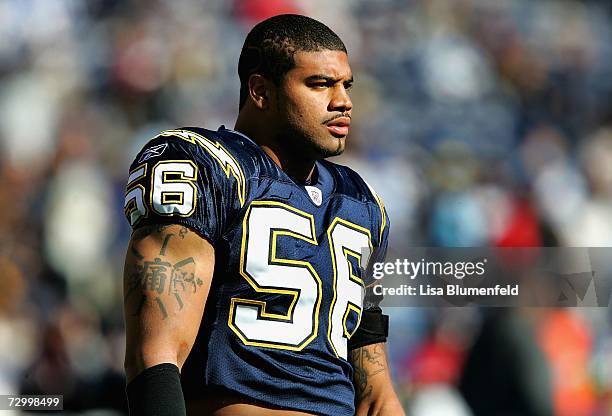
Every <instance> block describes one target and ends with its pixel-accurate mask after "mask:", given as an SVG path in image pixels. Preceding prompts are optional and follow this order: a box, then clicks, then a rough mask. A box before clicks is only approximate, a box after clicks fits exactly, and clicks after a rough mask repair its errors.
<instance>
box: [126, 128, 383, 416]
mask: <svg viewBox="0 0 612 416" xmlns="http://www.w3.org/2000/svg"><path fill="white" fill-rule="evenodd" d="M313 178H314V179H313V183H311V184H310V185H304V184H300V183H298V182H296V181H295V180H293V179H292V178H291V177H289V176H288V175H287V174H286V173H285V172H283V171H282V170H281V169H280V168H279V167H278V166H277V165H276V164H275V163H274V162H273V160H272V159H271V158H270V157H269V156H268V155H267V154H266V153H265V152H264V151H263V150H262V149H261V148H260V147H259V146H258V145H257V144H256V143H254V142H253V141H252V140H251V139H249V138H248V137H246V136H244V135H242V134H240V133H237V132H235V131H232V130H227V129H225V128H220V129H219V130H218V131H211V130H205V129H199V128H183V129H177V130H168V131H165V132H162V133H161V134H159V135H158V136H157V137H155V138H153V139H152V140H151V141H150V142H149V143H148V144H147V145H146V146H145V147H144V148H143V149H142V150H141V151H140V153H139V154H138V155H137V156H136V159H135V161H134V163H133V164H132V166H131V168H130V175H129V180H128V186H127V191H126V198H125V212H126V216H127V218H128V220H129V221H130V224H131V225H132V227H133V228H138V227H141V226H145V225H151V224H159V223H172V224H182V225H185V226H187V227H189V228H190V229H192V230H194V231H195V232H197V233H198V234H199V235H200V236H202V237H203V238H205V239H207V240H208V241H209V242H210V243H211V244H212V245H213V246H214V248H215V270H214V276H213V281H212V285H211V289H210V293H209V296H208V300H207V304H206V309H205V312H204V318H203V321H202V324H201V325H200V331H199V333H198V337H197V340H196V344H195V346H194V348H193V350H192V352H191V354H190V356H189V358H188V360H187V362H186V364H185V366H184V367H183V373H182V376H183V379H184V380H183V384H184V386H183V387H184V391H185V396H186V398H187V399H188V400H189V398H190V397H191V396H196V397H197V396H198V395H199V396H203V395H205V394H211V392H214V393H213V394H217V392H219V391H221V392H226V393H231V394H237V395H239V396H242V397H245V398H247V399H248V400H250V401H253V402H256V403H261V404H263V405H268V406H272V407H277V408H283V409H295V410H300V411H304V412H311V413H315V414H334V415H349V414H351V415H352V414H354V412H355V409H354V389H353V385H352V382H351V380H352V367H351V365H350V364H349V362H348V361H347V340H348V339H349V338H350V337H351V336H352V335H353V334H354V333H355V331H356V330H357V328H358V325H359V321H360V317H361V312H362V310H363V309H364V308H369V307H376V306H377V305H376V301H375V300H371V299H368V298H367V297H365V296H364V294H365V292H366V291H365V290H364V287H365V286H366V285H368V282H367V281H364V280H367V279H366V277H365V267H366V265H367V263H368V261H374V260H375V261H381V260H382V259H383V258H384V255H385V252H386V245H387V235H388V230H389V220H388V217H387V215H386V212H385V209H384V206H383V204H382V202H381V200H380V198H379V197H378V196H377V195H376V194H375V193H374V191H373V190H372V189H371V188H370V187H369V186H368V185H367V184H366V182H365V181H364V180H363V179H362V178H361V177H360V176H359V175H358V174H357V173H355V172H354V171H352V170H351V169H349V168H347V167H344V166H340V165H337V164H334V163H331V162H328V161H324V160H322V161H318V162H316V169H315V172H314V176H313Z"/></svg>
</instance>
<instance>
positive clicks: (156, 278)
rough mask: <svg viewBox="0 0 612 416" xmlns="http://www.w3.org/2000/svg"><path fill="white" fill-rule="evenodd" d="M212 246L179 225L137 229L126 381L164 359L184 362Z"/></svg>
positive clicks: (127, 292)
mask: <svg viewBox="0 0 612 416" xmlns="http://www.w3.org/2000/svg"><path fill="white" fill-rule="evenodd" d="M213 268H214V249H213V247H212V246H211V245H210V243H208V241H206V240H204V239H203V238H201V237H200V236H198V235H197V234H196V233H194V232H193V231H191V230H190V229H188V228H186V227H183V226H180V225H157V226H148V227H143V228H140V229H137V230H136V231H135V232H134V234H133V235H132V239H131V241H130V245H129V247H128V251H127V255H126V260H125V271H124V303H125V321H126V331H127V343H126V344H127V345H126V358H125V368H126V373H127V378H128V382H129V381H131V380H132V379H134V377H136V376H137V375H138V374H139V373H140V372H142V371H143V370H145V369H147V368H150V367H153V366H155V365H157V364H161V363H170V364H174V365H176V366H177V367H178V368H181V367H182V366H183V364H184V362H185V360H186V358H187V356H188V355H189V352H190V351H191V348H192V347H193V343H194V341H195V337H196V335H197V332H198V328H199V326H200V321H201V319H202V314H203V312H204V305H205V303H206V298H207V296H208V291H209V289H210V284H211V280H212V275H213Z"/></svg>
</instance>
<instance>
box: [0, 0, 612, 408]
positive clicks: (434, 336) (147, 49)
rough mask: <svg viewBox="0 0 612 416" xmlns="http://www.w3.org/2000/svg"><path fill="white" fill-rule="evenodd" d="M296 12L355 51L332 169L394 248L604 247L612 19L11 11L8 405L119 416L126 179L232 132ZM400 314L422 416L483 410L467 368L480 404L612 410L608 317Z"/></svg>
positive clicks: (368, 5) (59, 1)
mask: <svg viewBox="0 0 612 416" xmlns="http://www.w3.org/2000/svg"><path fill="white" fill-rule="evenodd" d="M281 12H302V13H305V14H308V15H310V16H312V17H315V18H318V19H320V20H321V21H323V22H325V23H326V24H328V25H329V26H331V27H332V28H333V29H334V30H336V31H337V32H338V33H339V34H340V36H341V37H342V39H343V40H344V41H345V42H346V44H347V47H348V49H349V56H350V60H351V65H352V68H353V71H354V75H355V79H356V85H355V87H354V91H353V93H352V98H353V101H354V104H355V110H354V123H353V127H352V129H351V135H350V144H349V147H348V149H349V150H348V152H347V154H346V155H344V156H343V157H341V158H340V159H339V160H338V161H339V162H340V163H346V164H348V165H350V166H351V167H354V168H355V169H356V170H358V171H359V172H360V173H362V175H363V176H364V177H365V178H366V179H368V181H369V182H370V183H372V184H373V186H374V187H375V188H376V189H377V190H378V191H379V193H380V194H381V195H382V197H383V199H384V200H385V202H386V205H387V207H388V211H389V214H390V217H391V219H392V225H393V227H392V235H391V247H394V248H395V249H396V250H401V249H404V248H405V247H409V246H411V245H443V246H482V245H494V246H537V245H564V246H612V125H611V123H612V100H611V97H612V15H611V7H610V6H609V2H607V1H604V0H602V1H569V0H568V1H538V2H532V1H528V0H514V1H510V0H508V1H502V0H495V1H491V0H461V1H460V0H455V1H448V0H404V1H395V0H385V1H366V0H354V1H349V0H336V1H334V2H327V1H324V0H314V1H306V0H303V1H291V0H268V1H256V0H236V1H233V2H232V1H204V0H202V1H186V0H130V1H119V0H91V1H78V0H3V1H1V2H0V206H1V207H2V208H1V210H2V211H1V212H2V214H1V216H0V393H18V392H22V393H63V394H64V396H65V405H66V406H67V408H69V409H71V410H72V411H74V412H76V413H80V412H83V413H85V412H88V414H100V415H101V414H115V413H116V412H119V414H120V412H121V409H122V408H123V406H124V402H123V400H124V396H123V376H122V361H123V345H124V334H123V326H122V307H121V271H122V262H123V255H124V249H125V246H126V241H127V240H128V238H129V228H128V226H127V223H126V222H125V220H124V219H123V218H122V202H123V201H122V198H123V190H124V184H125V179H126V174H127V167H128V165H129V162H130V160H131V158H132V157H133V155H134V154H135V152H136V151H137V149H138V148H139V147H140V146H141V145H142V144H143V143H144V142H145V141H146V139H147V138H149V137H151V136H152V135H154V134H155V133H156V132H158V131H160V130H162V129H165V128H168V127H175V126H183V125H202V126H207V127H209V128H216V127H217V126H218V125H220V124H225V125H227V126H230V127H231V126H233V122H234V120H235V114H236V112H237V106H238V88H239V82H238V77H237V71H236V68H237V60H238V54H239V51H240V48H241V45H242V41H243V39H244V36H245V35H246V33H247V32H248V30H249V29H250V27H252V25H253V24H254V23H255V22H256V21H259V20H261V19H263V18H265V17H268V16H270V15H272V14H277V13H281ZM389 312H390V313H391V315H392V329H391V340H390V342H389V351H390V357H391V365H392V369H393V374H394V378H395V381H396V382H397V386H398V391H399V393H400V396H401V398H402V400H403V402H404V403H405V404H406V408H407V409H411V411H412V412H413V413H412V414H414V415H438V414H439V415H446V416H449V415H450V416H452V415H469V414H470V412H469V410H468V408H467V405H466V404H465V403H464V401H463V399H462V396H461V394H460V393H459V391H460V389H459V387H458V386H460V385H465V383H462V382H461V381H460V380H464V381H465V379H466V375H465V373H466V371H467V370H466V368H468V367H469V368H470V371H471V373H470V377H469V378H470V380H471V384H470V385H469V386H468V387H466V388H465V390H463V391H464V392H466V394H468V395H469V394H470V391H472V392H473V391H474V386H481V387H482V390H480V391H482V392H483V393H482V394H481V395H480V396H481V398H480V399H479V398H478V395H476V398H475V399H474V397H473V395H472V399H473V400H476V402H475V403H474V402H472V405H473V406H478V405H479V404H478V401H479V400H480V401H486V400H485V399H486V397H485V396H487V395H493V396H495V394H498V393H500V392H499V391H497V392H496V391H495V389H497V388H499V389H505V388H508V389H510V388H511V387H512V386H513V385H514V387H512V388H515V387H516V385H519V386H520V388H522V390H524V391H523V393H524V394H523V396H524V397H525V402H526V403H525V405H526V406H531V408H532V409H546V408H547V406H548V404H547V403H548V402H551V403H552V406H554V408H555V411H554V414H555V415H563V416H565V415H567V416H580V415H604V414H610V412H612V334H611V325H610V322H611V315H610V311H609V309H608V308H592V309H586V308H574V309H564V310H551V309H536V310H512V311H501V312H500V311H483V310H476V309H468V308H464V309H427V308H418V309H416V308H415V309H408V308H394V309H392V310H390V311H389ZM517 351H518V352H517ZM506 352H507V353H506ZM496 353H499V354H498V355H497V356H496ZM468 363H469V366H468ZM530 370H531V372H530ZM534 376H535V378H534ZM498 386H499V387H498ZM546 386H548V387H546ZM487 387H488V389H487ZM470 389H471V390H470ZM476 391H478V390H477V389H476ZM549 392H550V393H549ZM523 396H521V397H523ZM100 408H106V409H107V410H104V411H100V410H97V411H93V410H90V409H100ZM476 408H477V407H476ZM526 408H527V407H526ZM113 409H114V410H113ZM476 414H486V413H483V412H482V411H481V412H480V413H476ZM522 414H547V413H546V411H545V410H542V411H540V412H539V413H538V412H537V411H534V413H527V412H524V413H522Z"/></svg>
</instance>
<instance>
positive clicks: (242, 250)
mask: <svg viewBox="0 0 612 416" xmlns="http://www.w3.org/2000/svg"><path fill="white" fill-rule="evenodd" d="M253 206H262V207H265V206H273V207H280V208H283V209H286V210H289V211H291V212H294V213H295V214H297V215H299V216H301V217H303V218H306V219H308V220H309V221H310V229H311V235H312V238H308V237H306V236H304V235H301V234H297V233H295V232H292V231H289V230H278V229H277V230H273V231H272V236H271V238H272V243H271V250H270V252H271V256H270V261H269V263H270V264H281V265H289V266H296V267H305V268H307V269H308V271H309V272H310V274H311V275H312V276H313V277H314V278H315V280H316V283H317V300H316V304H315V308H314V313H313V318H314V319H313V320H314V325H313V327H312V331H311V333H310V335H309V336H308V337H307V338H306V339H305V340H304V341H302V342H301V343H300V344H299V345H287V344H282V343H274V342H263V341H251V340H249V339H247V338H246V337H245V336H244V334H242V332H241V331H240V329H239V328H237V327H236V326H235V325H234V322H233V318H234V313H235V309H236V307H237V305H239V304H245V303H246V304H251V305H257V306H259V308H260V309H259V316H261V317H264V318H271V319H274V320H282V321H291V320H292V319H293V311H294V308H295V304H296V303H297V300H298V297H299V295H300V293H299V290H295V289H271V288H263V287H259V286H258V285H257V283H256V282H255V281H254V280H253V279H252V278H251V276H249V274H248V273H247V272H246V270H245V254H246V247H247V238H248V221H249V217H250V214H251V208H253ZM281 235H285V236H290V237H294V238H298V239H300V240H303V241H306V242H307V243H310V244H313V245H315V246H318V245H319V243H318V242H317V235H316V231H315V223H314V216H313V215H312V214H309V213H307V212H305V211H302V210H299V209H297V208H294V207H292V206H290V205H287V204H284V203H282V202H278V201H265V200H259V201H253V202H251V203H250V204H249V207H248V208H247V210H246V213H245V215H244V219H243V221H242V244H241V247H240V275H241V276H242V277H243V278H244V279H245V280H246V281H247V282H248V283H249V285H250V286H251V287H252V288H253V290H255V291H256V292H259V293H262V292H263V293H273V294H281V295H291V296H293V299H292V301H291V305H290V306H289V309H288V311H287V313H286V314H284V315H283V314H277V313H272V312H267V311H266V302H265V301H257V300H252V299H243V298H232V299H231V303H230V310H229V316H228V326H229V327H230V328H231V329H232V331H233V332H234V333H235V334H236V335H237V336H238V337H239V338H240V340H241V341H242V342H243V343H244V344H245V345H249V346H257V347H267V348H275V349H281V350H290V351H301V350H303V349H304V348H305V347H306V346H307V345H308V344H310V343H311V342H312V341H313V340H314V339H315V338H316V337H317V334H318V332H319V311H320V309H321V300H322V297H323V295H322V285H323V282H322V281H321V278H320V277H319V275H318V273H317V272H316V270H315V269H314V267H313V266H312V264H310V263H309V262H307V261H304V260H291V259H280V258H277V257H276V247H277V238H278V237H279V236H281Z"/></svg>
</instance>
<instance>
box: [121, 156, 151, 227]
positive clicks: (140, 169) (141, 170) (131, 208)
mask: <svg viewBox="0 0 612 416" xmlns="http://www.w3.org/2000/svg"><path fill="white" fill-rule="evenodd" d="M146 175H147V164H146V163H143V164H141V165H139V166H137V167H135V168H134V169H132V170H131V171H130V172H129V174H128V181H127V186H126V189H125V194H124V199H123V213H124V215H125V216H126V218H127V219H128V220H129V221H130V225H134V224H136V223H137V222H138V221H139V220H140V219H141V218H143V217H146V216H147V214H148V213H149V211H148V209H147V204H146V203H145V192H146V188H145V187H144V186H143V185H140V184H136V185H133V183H134V182H137V181H139V180H140V179H142V178H144V177H145V176H146ZM137 188H138V189H140V191H141V198H140V199H141V202H142V206H143V208H144V212H143V213H142V214H141V215H140V216H139V217H138V218H132V215H133V214H134V212H135V211H138V203H137V202H136V196H132V197H131V198H130V199H127V197H128V195H129V194H130V193H131V192H132V191H133V190H134V189H137Z"/></svg>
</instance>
